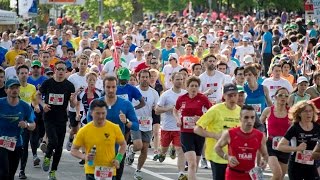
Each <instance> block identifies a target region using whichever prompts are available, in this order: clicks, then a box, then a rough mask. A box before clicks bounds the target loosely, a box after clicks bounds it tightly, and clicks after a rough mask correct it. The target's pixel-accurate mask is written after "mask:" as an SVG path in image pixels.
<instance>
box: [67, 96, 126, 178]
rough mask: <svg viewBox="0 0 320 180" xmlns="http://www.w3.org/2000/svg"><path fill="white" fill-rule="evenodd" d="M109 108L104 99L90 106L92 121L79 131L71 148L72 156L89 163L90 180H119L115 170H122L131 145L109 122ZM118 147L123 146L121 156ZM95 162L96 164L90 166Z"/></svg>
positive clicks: (117, 128)
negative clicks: (94, 149) (127, 143)
mask: <svg viewBox="0 0 320 180" xmlns="http://www.w3.org/2000/svg"><path fill="white" fill-rule="evenodd" d="M106 106H107V104H106V103H105V101H103V100H98V99H95V100H93V101H92V103H91V104H90V112H91V116H92V122H90V123H88V124H87V125H86V126H84V127H82V128H81V129H80V130H79V132H78V133H77V136H76V138H75V140H74V142H73V145H72V148H71V155H73V156H74V157H76V158H79V159H81V160H85V161H86V162H87V163H86V165H85V174H86V180H94V179H99V178H107V179H108V178H111V177H112V179H113V180H116V170H115V168H117V169H118V168H119V166H120V162H121V161H122V159H123V155H124V153H125V151H126V146H127V145H126V141H125V139H124V136H123V134H122V132H121V129H120V127H119V126H118V125H117V124H114V123H112V122H111V121H108V120H106V119H105V117H106V115H107V110H106ZM116 144H118V145H119V146H120V148H119V151H118V152H117V155H116V151H115V148H114V147H115V146H116ZM81 147H82V148H84V149H85V150H86V153H85V154H83V153H82V152H80V148H81ZM93 147H95V148H96V151H95V152H94V154H92V152H91V151H92V148H93ZM92 161H93V164H90V162H92ZM99 175H100V176H99ZM102 175H107V177H105V176H102Z"/></svg>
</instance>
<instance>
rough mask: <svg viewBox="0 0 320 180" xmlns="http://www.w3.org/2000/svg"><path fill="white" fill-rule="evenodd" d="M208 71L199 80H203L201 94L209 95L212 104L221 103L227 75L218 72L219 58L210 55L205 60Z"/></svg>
mask: <svg viewBox="0 0 320 180" xmlns="http://www.w3.org/2000/svg"><path fill="white" fill-rule="evenodd" d="M203 61H204V64H205V67H206V71H205V72H204V73H202V74H201V75H200V76H199V78H200V80H201V86H200V92H202V93H203V94H204V95H207V96H208V98H209V100H210V102H211V104H213V105H214V104H217V103H220V102H221V100H222V88H223V86H224V84H225V75H224V74H223V73H222V72H220V71H216V70H215V67H216V63H217V58H216V57H215V56H213V55H208V56H206V57H205V58H204V59H203Z"/></svg>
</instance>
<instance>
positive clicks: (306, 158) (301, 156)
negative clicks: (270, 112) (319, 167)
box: [295, 150, 314, 165]
mask: <svg viewBox="0 0 320 180" xmlns="http://www.w3.org/2000/svg"><path fill="white" fill-rule="evenodd" d="M295 162H297V163H300V164H308V165H313V164H314V160H313V159H312V151H311V150H304V151H302V152H301V151H297V152H296V159H295Z"/></svg>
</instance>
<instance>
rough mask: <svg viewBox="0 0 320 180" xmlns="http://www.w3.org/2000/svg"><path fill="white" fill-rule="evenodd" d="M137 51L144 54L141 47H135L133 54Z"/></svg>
mask: <svg viewBox="0 0 320 180" xmlns="http://www.w3.org/2000/svg"><path fill="white" fill-rule="evenodd" d="M137 51H142V52H144V50H143V49H142V48H141V47H136V49H135V50H134V52H137Z"/></svg>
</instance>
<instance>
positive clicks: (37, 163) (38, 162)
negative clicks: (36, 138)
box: [33, 155, 40, 167]
mask: <svg viewBox="0 0 320 180" xmlns="http://www.w3.org/2000/svg"><path fill="white" fill-rule="evenodd" d="M39 164H40V158H38V156H37V155H34V156H33V166H34V167H35V166H39Z"/></svg>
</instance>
